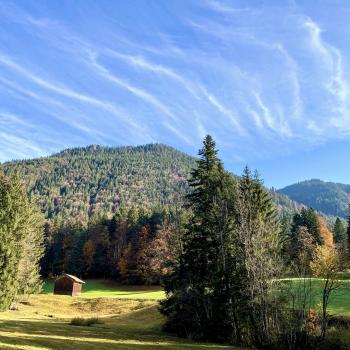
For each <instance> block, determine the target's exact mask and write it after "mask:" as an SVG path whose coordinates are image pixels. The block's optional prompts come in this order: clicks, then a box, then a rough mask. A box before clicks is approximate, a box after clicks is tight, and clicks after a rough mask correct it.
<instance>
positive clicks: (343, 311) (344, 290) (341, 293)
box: [286, 275, 350, 317]
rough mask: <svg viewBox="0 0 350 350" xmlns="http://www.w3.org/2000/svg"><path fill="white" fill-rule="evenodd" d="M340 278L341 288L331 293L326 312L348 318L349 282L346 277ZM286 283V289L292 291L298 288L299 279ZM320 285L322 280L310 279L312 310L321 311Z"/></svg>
mask: <svg viewBox="0 0 350 350" xmlns="http://www.w3.org/2000/svg"><path fill="white" fill-rule="evenodd" d="M340 278H341V286H340V287H339V288H338V289H337V290H335V291H334V292H333V293H332V295H331V298H330V303H329V309H328V311H329V313H330V314H335V315H341V316H347V317H350V280H349V279H348V276H347V275H346V276H345V277H343V276H340ZM343 278H344V279H343ZM286 281H287V282H286V283H288V284H287V285H288V287H289V288H292V289H296V288H298V285H299V284H300V283H301V282H300V280H299V279H289V280H286ZM322 283H323V282H322V280H319V279H314V278H313V279H311V287H312V288H311V297H312V307H313V308H314V309H321V301H322V294H321V293H322Z"/></svg>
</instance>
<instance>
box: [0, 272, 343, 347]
mask: <svg viewBox="0 0 350 350" xmlns="http://www.w3.org/2000/svg"><path fill="white" fill-rule="evenodd" d="M342 278H343V277H342ZM287 283H289V285H290V288H297V286H298V284H299V283H300V280H298V279H290V280H288V282H287ZM312 286H313V291H312V293H313V300H314V307H315V308H317V307H318V306H320V286H321V281H320V280H317V279H314V280H312ZM52 290H53V284H52V282H49V281H47V282H46V283H45V285H44V290H43V294H41V295H36V296H32V297H30V299H29V300H28V302H25V301H24V302H23V303H19V304H18V310H17V311H7V312H3V313H0V349H5V350H10V349H12V350H13V349H19V350H56V349H57V350H76V349H87V350H107V349H108V350H112V349H113V350H114V349H115V350H157V349H164V350H185V349H189V350H191V349H193V350H194V349H196V350H209V349H231V350H232V349H234V348H233V347H231V346H224V345H215V344H209V343H197V342H192V341H190V340H186V339H179V338H176V337H173V336H171V335H168V334H166V333H164V332H162V324H163V322H164V318H163V316H162V315H161V314H160V313H159V311H158V302H157V300H159V299H162V298H163V297H164V293H163V291H162V290H161V289H160V288H159V287H152V286H150V287H145V286H122V285H120V284H117V283H114V282H110V281H103V280H87V282H86V284H85V285H84V289H83V294H82V296H81V297H79V298H72V297H68V296H57V295H53V294H52ZM330 312H331V313H334V314H338V315H344V316H349V317H350V280H349V279H348V278H347V276H345V277H344V284H343V286H342V287H341V288H339V290H337V291H336V292H335V293H334V296H333V297H332V299H331V304H330ZM76 317H82V318H90V317H98V318H99V320H100V321H101V323H98V324H94V325H92V326H90V327H88V326H73V325H71V324H70V321H71V320H72V319H73V318H76ZM348 338H349V339H350V332H349V331H342V333H341V334H339V339H343V340H345V339H348ZM349 341H350V340H349Z"/></svg>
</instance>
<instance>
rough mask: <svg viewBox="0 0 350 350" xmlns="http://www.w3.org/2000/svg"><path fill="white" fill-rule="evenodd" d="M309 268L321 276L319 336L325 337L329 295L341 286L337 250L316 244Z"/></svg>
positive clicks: (317, 275) (339, 262)
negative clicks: (320, 322)
mask: <svg viewBox="0 0 350 350" xmlns="http://www.w3.org/2000/svg"><path fill="white" fill-rule="evenodd" d="M310 268H311V271H312V272H313V274H314V275H315V276H316V277H319V278H321V279H322V280H321V283H322V324H321V336H322V337H325V335H326V330H327V321H328V319H327V308H328V304H329V300H330V297H331V295H332V293H333V292H334V290H336V289H337V288H339V287H340V286H341V282H340V280H339V279H338V272H339V271H340V268H341V261H340V257H339V254H338V252H337V250H336V249H335V248H334V247H330V246H327V245H323V246H317V247H316V249H315V251H314V254H313V260H312V261H311V263H310Z"/></svg>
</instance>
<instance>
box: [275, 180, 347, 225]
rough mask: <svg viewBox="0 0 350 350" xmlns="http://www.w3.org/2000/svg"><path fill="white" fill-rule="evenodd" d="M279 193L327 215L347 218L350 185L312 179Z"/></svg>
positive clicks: (283, 189) (288, 187)
mask: <svg viewBox="0 0 350 350" xmlns="http://www.w3.org/2000/svg"><path fill="white" fill-rule="evenodd" d="M279 192H280V193H283V194H285V195H287V196H288V197H289V198H291V199H293V200H294V201H297V202H299V203H303V204H305V205H306V206H308V207H312V208H314V209H316V210H317V211H319V212H322V213H324V214H326V215H333V216H340V217H343V218H345V217H346V216H347V206H348V203H349V200H350V185H345V184H340V183H334V182H324V181H321V180H318V179H312V180H307V181H302V182H299V183H296V184H294V185H290V186H287V187H285V188H282V189H281V190H279Z"/></svg>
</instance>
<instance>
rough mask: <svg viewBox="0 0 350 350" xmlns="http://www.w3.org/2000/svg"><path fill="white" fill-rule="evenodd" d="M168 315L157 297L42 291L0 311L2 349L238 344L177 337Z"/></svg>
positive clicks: (205, 349)
mask: <svg viewBox="0 0 350 350" xmlns="http://www.w3.org/2000/svg"><path fill="white" fill-rule="evenodd" d="M73 317H84V318H87V317H99V319H100V320H101V321H102V323H100V324H96V325H93V326H90V327H86V326H84V327H80V326H72V325H70V324H69V323H70V321H71V319H72V318H73ZM163 321H164V319H163V317H162V316H161V315H160V313H159V312H158V310H157V302H156V301H152V300H147V301H146V300H144V301H141V300H127V299H125V300H121V299H112V298H72V297H66V296H51V295H36V296H32V297H31V298H30V299H29V304H28V305H25V304H19V310H18V311H7V312H3V313H0V349H6V350H10V349H12V350H13V349H16V350H17V349H18V350H49V349H57V350H77V349H84V350H85V349H87V350H107V349H108V350H112V349H113V350H114V349H115V350H151V349H152V350H157V349H166V350H185V349H188V350H191V349H193V350H195V349H196V350H209V349H233V348H232V347H229V346H222V345H214V344H205V343H196V342H192V341H190V340H186V339H179V338H176V337H172V336H170V335H167V334H165V333H163V332H162V331H161V326H162V323H163Z"/></svg>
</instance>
